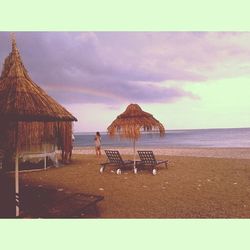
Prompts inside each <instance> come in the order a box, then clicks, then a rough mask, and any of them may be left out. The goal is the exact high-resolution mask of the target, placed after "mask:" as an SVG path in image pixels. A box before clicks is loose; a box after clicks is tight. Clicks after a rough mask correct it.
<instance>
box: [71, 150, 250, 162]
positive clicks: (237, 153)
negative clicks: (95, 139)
mask: <svg viewBox="0 0 250 250" xmlns="http://www.w3.org/2000/svg"><path fill="white" fill-rule="evenodd" d="M105 149H111V150H119V152H120V153H121V155H133V148H132V147H102V149H101V150H102V153H103V154H104V150H105ZM137 150H152V151H153V152H154V154H155V155H167V156H190V157H208V158H231V159H250V148H233V147H232V148H218V147H217V148H205V147H204V148H198V147H197V148H148V147H147V148H146V147H144V148H142V147H138V148H136V151H137ZM73 154H84V155H91V154H95V149H94V147H75V148H74V149H73Z"/></svg>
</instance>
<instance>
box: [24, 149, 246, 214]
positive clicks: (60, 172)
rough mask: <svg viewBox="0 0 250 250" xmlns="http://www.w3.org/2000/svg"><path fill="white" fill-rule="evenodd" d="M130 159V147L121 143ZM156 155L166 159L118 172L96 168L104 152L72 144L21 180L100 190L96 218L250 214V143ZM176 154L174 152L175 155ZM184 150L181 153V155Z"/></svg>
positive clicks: (76, 189)
mask: <svg viewBox="0 0 250 250" xmlns="http://www.w3.org/2000/svg"><path fill="white" fill-rule="evenodd" d="M119 150H120V152H121V154H122V155H124V158H125V159H131V158H132V155H131V152H132V149H119ZM154 152H155V154H156V155H157V159H162V160H165V159H167V160H169V162H170V164H169V168H168V169H165V168H164V166H162V167H159V172H158V174H157V175H156V176H153V175H152V174H151V173H150V172H149V171H140V172H139V173H138V174H137V175H135V174H134V173H132V172H131V171H126V172H123V173H122V174H121V175H117V174H116V173H115V172H114V171H113V170H112V168H107V169H106V170H105V172H104V173H103V174H100V173H99V166H100V163H101V162H105V161H106V157H105V156H104V155H103V156H102V157H101V158H97V157H96V156H95V155H93V149H91V148H81V149H75V150H74V154H73V161H72V163H71V164H69V165H65V166H62V167H59V168H50V169H48V170H46V171H38V172H23V173H21V174H20V180H21V182H22V183H25V184H29V185H41V186H44V187H50V188H54V189H60V190H64V191H70V192H83V193H90V194H95V195H102V196H104V200H103V201H101V202H100V203H99V204H98V209H99V212H100V218H250V182H249V180H250V150H249V149H241V148H237V149H233V148H231V149H185V150H183V149H157V150H154ZM174 154H175V155H174ZM181 155H185V156H181Z"/></svg>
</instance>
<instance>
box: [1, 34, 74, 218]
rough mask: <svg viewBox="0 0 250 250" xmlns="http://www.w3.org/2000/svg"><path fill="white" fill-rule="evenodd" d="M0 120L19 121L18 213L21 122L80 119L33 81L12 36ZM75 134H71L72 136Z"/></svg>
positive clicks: (4, 77) (6, 63) (4, 66)
mask: <svg viewBox="0 0 250 250" xmlns="http://www.w3.org/2000/svg"><path fill="white" fill-rule="evenodd" d="M0 120H1V123H2V122H6V124H8V122H12V123H13V122H14V123H16V132H15V134H16V142H15V147H16V161H15V187H16V188H15V189H16V195H17V206H16V215H17V216H18V215H19V204H18V196H19V176H18V168H19V167H18V154H19V150H20V148H19V145H18V123H19V122H27V123H29V124H30V123H31V122H43V123H44V122H46V123H47V122H65V121H66V122H70V124H71V122H72V121H77V119H76V118H75V117H74V116H73V115H72V114H70V113H69V112H68V111H67V110H66V109H65V108H64V107H62V106H61V105H60V104H58V103H57V102H56V101H55V100H54V99H53V98H51V97H50V96H49V95H47V94H46V92H45V91H44V90H42V89H41V88H40V87H39V86H38V85H37V84H36V83H34V82H33V81H32V79H31V78H30V76H29V75H28V72H27V70H26V69H25V67H24V65H23V62H22V59H21V56H20V53H19V51H18V49H17V47H16V42H15V39H14V37H13V38H12V51H11V53H10V54H9V56H8V57H7V58H6V59H5V61H4V65H3V70H2V74H1V77H0ZM70 136H71V135H70Z"/></svg>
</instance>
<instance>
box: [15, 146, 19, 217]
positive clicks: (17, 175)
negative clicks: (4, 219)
mask: <svg viewBox="0 0 250 250" xmlns="http://www.w3.org/2000/svg"><path fill="white" fill-rule="evenodd" d="M18 157H19V156H18V150H16V160H15V194H16V217H19V205H20V204H19V202H20V201H19V162H18Z"/></svg>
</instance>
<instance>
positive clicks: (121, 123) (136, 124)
mask: <svg viewBox="0 0 250 250" xmlns="http://www.w3.org/2000/svg"><path fill="white" fill-rule="evenodd" d="M141 130H144V131H155V130H156V131H159V132H160V135H164V133H165V129H164V126H163V125H162V124H161V123H160V122H159V121H158V120H156V119H155V118H154V117H153V115H151V114H150V113H147V112H145V111H143V110H142V109H141V107H140V106H139V105H138V104H130V105H129V106H128V107H127V108H126V110H125V111H124V112H123V113H122V114H121V115H119V116H117V118H116V119H115V120H114V121H113V122H112V124H111V125H110V126H109V127H108V134H109V135H111V136H113V135H115V134H116V133H118V134H120V135H121V136H122V137H125V138H130V139H138V138H139V136H140V131H141Z"/></svg>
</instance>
